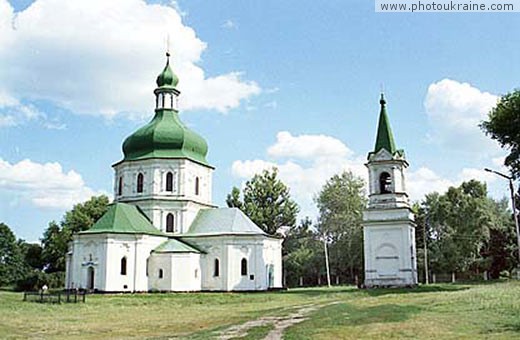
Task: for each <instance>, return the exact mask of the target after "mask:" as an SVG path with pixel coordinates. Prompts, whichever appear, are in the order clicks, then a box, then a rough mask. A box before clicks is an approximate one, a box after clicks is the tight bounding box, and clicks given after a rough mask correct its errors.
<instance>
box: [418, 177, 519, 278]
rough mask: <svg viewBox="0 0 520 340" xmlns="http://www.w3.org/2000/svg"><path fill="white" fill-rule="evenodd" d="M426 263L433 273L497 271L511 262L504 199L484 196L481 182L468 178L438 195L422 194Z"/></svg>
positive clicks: (510, 228)
mask: <svg viewBox="0 0 520 340" xmlns="http://www.w3.org/2000/svg"><path fill="white" fill-rule="evenodd" d="M422 213H423V214H424V216H422V217H421V218H424V219H425V221H426V222H425V223H426V224H427V225H428V230H429V235H428V237H429V239H428V242H429V243H428V250H429V254H428V255H429V258H430V261H429V263H430V264H431V267H432V269H433V270H434V271H437V272H439V271H440V272H465V271H468V270H472V271H474V272H481V271H484V270H487V271H491V272H492V273H491V275H492V277H497V275H498V274H499V272H500V270H502V269H504V268H506V267H507V266H510V265H511V263H512V262H514V256H512V254H513V249H514V238H513V232H512V231H513V225H512V218H511V215H510V212H509V211H508V209H507V204H506V201H501V202H495V201H494V200H492V199H491V198H489V197H487V189H486V185H485V184H484V183H481V182H478V181H475V180H471V181H468V182H464V183H462V184H461V185H460V186H459V187H450V188H449V189H448V191H447V192H446V193H445V194H443V195H439V194H438V193H431V194H428V195H426V198H425V199H424V200H423V202H422Z"/></svg>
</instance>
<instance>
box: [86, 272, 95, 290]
mask: <svg viewBox="0 0 520 340" xmlns="http://www.w3.org/2000/svg"><path fill="white" fill-rule="evenodd" d="M87 288H88V289H94V267H88V272H87Z"/></svg>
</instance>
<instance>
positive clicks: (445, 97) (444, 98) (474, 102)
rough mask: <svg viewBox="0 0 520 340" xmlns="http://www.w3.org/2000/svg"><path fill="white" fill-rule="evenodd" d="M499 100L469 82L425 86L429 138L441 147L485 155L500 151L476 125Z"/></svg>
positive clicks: (448, 82)
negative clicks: (429, 128) (429, 130)
mask: <svg viewBox="0 0 520 340" xmlns="http://www.w3.org/2000/svg"><path fill="white" fill-rule="evenodd" d="M497 99H498V97H497V96H496V95H493V94H491V93H488V92H483V91H481V90H479V89H478V88H476V87H473V86H471V85H470V84H468V83H460V82H458V81H455V80H451V79H443V80H441V81H438V82H436V83H433V84H431V85H430V86H429V87H428V92H427V94H426V98H425V100H424V107H425V109H426V114H427V115H428V118H429V120H430V123H431V128H432V134H431V135H430V138H431V139H432V140H433V141H435V142H438V143H440V144H442V145H444V146H449V147H450V148H452V149H459V150H462V151H466V152H468V151H469V152H478V153H480V154H481V155H483V156H484V152H485V153H488V154H496V153H499V152H500V149H499V146H498V144H497V143H496V142H494V141H492V140H491V139H490V138H488V137H486V136H485V134H484V133H483V132H482V131H481V130H480V128H479V127H478V124H479V123H480V122H481V121H482V120H484V119H485V118H486V117H487V114H488V112H489V111H490V110H491V109H492V108H493V107H494V106H495V104H496V102H497Z"/></svg>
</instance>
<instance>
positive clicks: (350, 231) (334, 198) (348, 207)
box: [315, 171, 367, 280]
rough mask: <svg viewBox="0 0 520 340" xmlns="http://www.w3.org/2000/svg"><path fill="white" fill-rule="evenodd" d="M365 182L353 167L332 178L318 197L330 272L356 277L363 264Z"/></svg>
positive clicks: (319, 218) (321, 230) (320, 223)
mask: <svg viewBox="0 0 520 340" xmlns="http://www.w3.org/2000/svg"><path fill="white" fill-rule="evenodd" d="M364 187H365V184H364V182H363V180H362V179H361V178H359V177H356V176H354V175H353V174H352V172H350V171H345V172H343V173H341V174H339V175H334V176H333V177H332V178H330V179H329V180H328V181H327V182H326V183H325V185H324V186H323V188H322V189H321V191H320V192H319V194H318V195H317V197H316V198H315V201H316V204H317V206H318V211H319V217H318V224H317V230H318V233H319V234H320V235H322V237H324V238H325V239H326V240H327V242H328V243H329V244H330V246H329V257H330V268H331V273H333V274H334V273H335V274H336V275H341V276H347V277H349V278H350V280H354V277H355V275H357V274H359V273H362V268H363V224H362V222H363V210H364V209H365V207H366V204H367V199H366V196H365V189H364Z"/></svg>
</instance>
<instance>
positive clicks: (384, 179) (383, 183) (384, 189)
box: [379, 172, 392, 194]
mask: <svg viewBox="0 0 520 340" xmlns="http://www.w3.org/2000/svg"><path fill="white" fill-rule="evenodd" d="M379 192H380V193H382V194H388V193H391V192H392V177H391V176H390V174H389V173H388V172H383V173H381V175H379Z"/></svg>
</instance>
